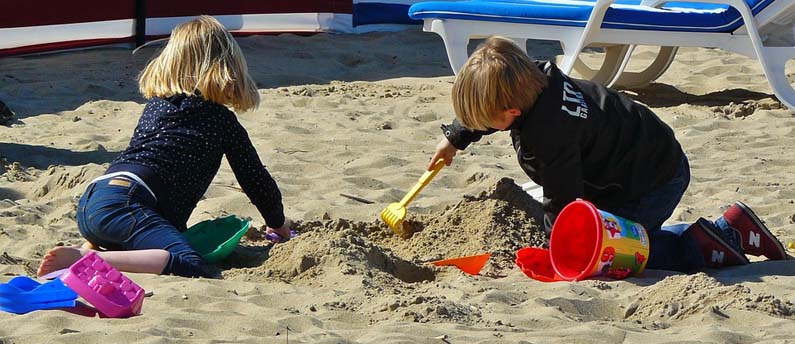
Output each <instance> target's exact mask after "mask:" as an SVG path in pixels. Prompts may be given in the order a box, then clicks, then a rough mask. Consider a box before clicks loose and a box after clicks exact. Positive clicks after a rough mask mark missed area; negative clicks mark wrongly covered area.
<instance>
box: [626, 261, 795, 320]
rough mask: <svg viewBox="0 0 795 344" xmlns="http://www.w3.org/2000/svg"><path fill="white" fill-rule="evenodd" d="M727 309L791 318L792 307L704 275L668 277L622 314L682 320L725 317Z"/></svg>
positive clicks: (769, 296)
mask: <svg viewBox="0 0 795 344" xmlns="http://www.w3.org/2000/svg"><path fill="white" fill-rule="evenodd" d="M727 310H747V311H754V312H759V313H765V314H767V315H770V316H775V317H782V318H795V305H794V304H792V302H790V301H782V300H781V299H779V298H777V297H774V296H772V295H768V294H762V293H753V292H751V290H750V289H749V288H748V287H746V286H744V285H742V284H734V285H728V286H727V285H724V284H722V283H721V282H719V281H718V280H716V279H715V278H712V277H709V276H707V275H706V274H705V273H703V272H702V273H697V274H694V275H677V276H669V277H667V278H665V279H663V280H662V281H660V282H659V283H657V284H655V285H653V286H651V287H649V288H648V290H644V291H643V293H641V294H638V295H637V301H635V302H634V303H632V304H630V305H629V307H627V309H626V313H625V314H624V316H625V318H627V319H632V320H642V319H646V320H648V319H656V320H659V321H662V322H663V323H664V322H666V321H676V320H684V319H687V318H690V317H692V316H695V315H702V314H708V313H713V314H715V315H717V316H720V317H724V318H728V317H729V316H728V315H726V314H725V313H724V312H725V311H727Z"/></svg>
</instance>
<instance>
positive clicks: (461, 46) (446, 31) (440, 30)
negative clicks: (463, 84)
mask: <svg viewBox="0 0 795 344" xmlns="http://www.w3.org/2000/svg"><path fill="white" fill-rule="evenodd" d="M423 29H424V30H425V31H431V32H435V33H436V34H437V35H439V36H441V37H442V41H444V48H445V50H447V59H448V60H450V66H451V67H452V68H453V73H454V74H456V75H457V74H458V71H459V70H461V67H463V66H464V63H466V61H467V59H468V58H469V55H468V54H467V45H468V44H469V37H470V36H471V35H470V32H469V30H467V27H466V25H458V24H457V23H453V22H445V21H444V20H438V19H437V20H433V21H431V22H430V23H429V22H428V21H426V22H425V26H424V28H423Z"/></svg>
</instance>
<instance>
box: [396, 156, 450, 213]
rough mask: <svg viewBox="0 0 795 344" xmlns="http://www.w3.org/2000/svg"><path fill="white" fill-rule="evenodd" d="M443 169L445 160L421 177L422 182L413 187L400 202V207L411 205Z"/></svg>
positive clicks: (439, 161)
mask: <svg viewBox="0 0 795 344" xmlns="http://www.w3.org/2000/svg"><path fill="white" fill-rule="evenodd" d="M442 167H444V159H439V160H436V163H435V164H434V165H433V167H432V168H431V170H430V171H425V173H423V174H422V176H421V177H420V180H418V181H417V184H414V187H412V188H411V190H409V192H408V193H407V194H406V196H404V197H403V199H401V200H400V205H402V206H403V207H406V206H407V205H408V204H409V203H411V201H412V200H414V198H415V197H417V194H419V193H420V191H422V189H423V188H424V187H425V186H426V185H428V183H430V182H431V179H433V177H434V176H435V175H436V174H437V173H439V171H441V170H442Z"/></svg>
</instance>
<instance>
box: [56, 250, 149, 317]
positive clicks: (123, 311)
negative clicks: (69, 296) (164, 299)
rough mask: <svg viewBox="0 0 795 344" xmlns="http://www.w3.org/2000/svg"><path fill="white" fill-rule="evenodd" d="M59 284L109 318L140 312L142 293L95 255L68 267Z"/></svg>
mask: <svg viewBox="0 0 795 344" xmlns="http://www.w3.org/2000/svg"><path fill="white" fill-rule="evenodd" d="M61 280H62V281H63V282H64V284H66V285H67V286H69V288H72V290H74V291H75V292H76V293H77V294H78V295H80V296H81V297H82V298H83V299H85V300H86V301H88V302H89V303H91V304H92V305H93V306H94V307H96V309H97V310H98V311H99V312H100V313H102V314H103V315H105V316H107V317H109V318H126V317H129V316H133V315H136V314H139V313H140V312H141V306H142V305H143V301H144V290H143V289H142V288H141V287H139V286H138V285H137V284H135V282H133V281H131V280H130V279H129V278H127V276H124V275H122V274H121V272H119V270H116V268H114V267H112V266H110V264H108V263H106V262H105V261H104V260H102V258H100V257H99V256H98V255H97V254H96V253H95V252H90V253H88V254H87V255H85V256H83V258H80V260H78V261H76V262H75V263H74V264H72V266H71V267H69V269H68V270H67V271H66V273H64V274H63V275H62V276H61Z"/></svg>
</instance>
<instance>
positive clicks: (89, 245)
mask: <svg viewBox="0 0 795 344" xmlns="http://www.w3.org/2000/svg"><path fill="white" fill-rule="evenodd" d="M80 247H82V248H85V249H88V250H94V251H99V247H97V246H96V245H94V244H92V243H91V242H90V241H86V242H84V243H83V245H81V246H80Z"/></svg>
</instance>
